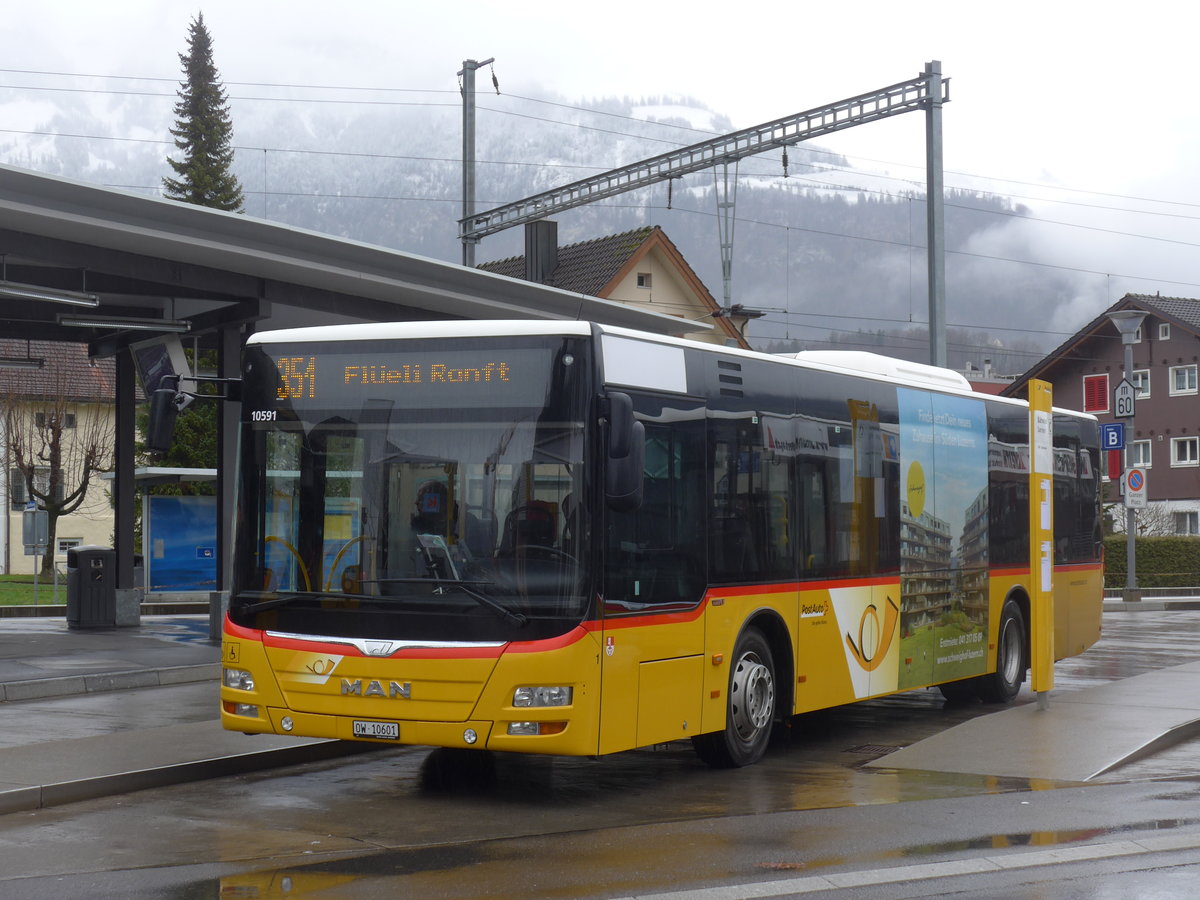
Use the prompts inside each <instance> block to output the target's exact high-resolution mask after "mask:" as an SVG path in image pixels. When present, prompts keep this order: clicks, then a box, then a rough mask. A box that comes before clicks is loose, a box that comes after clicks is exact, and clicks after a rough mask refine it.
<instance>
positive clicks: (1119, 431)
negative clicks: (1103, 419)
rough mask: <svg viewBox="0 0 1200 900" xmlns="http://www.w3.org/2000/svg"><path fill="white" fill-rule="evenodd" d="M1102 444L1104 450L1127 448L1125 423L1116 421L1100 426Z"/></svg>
mask: <svg viewBox="0 0 1200 900" xmlns="http://www.w3.org/2000/svg"><path fill="white" fill-rule="evenodd" d="M1100 446H1101V448H1102V449H1104V450H1124V449H1125V424H1124V423H1123V422H1114V423H1109V424H1104V425H1101V426H1100Z"/></svg>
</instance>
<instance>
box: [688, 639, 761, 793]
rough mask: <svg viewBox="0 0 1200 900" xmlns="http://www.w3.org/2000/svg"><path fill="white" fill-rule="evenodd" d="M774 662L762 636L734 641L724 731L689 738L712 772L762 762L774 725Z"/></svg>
mask: <svg viewBox="0 0 1200 900" xmlns="http://www.w3.org/2000/svg"><path fill="white" fill-rule="evenodd" d="M775 703H776V695H775V661H774V658H773V657H772V655H771V647H770V645H769V644H768V643H767V639H766V638H765V637H763V635H762V632H760V631H759V630H758V629H756V628H748V629H747V630H746V631H745V632H743V634H742V636H741V637H739V638H738V642H737V644H736V645H735V647H734V650H733V664H732V666H731V667H730V672H729V689H728V699H727V701H726V704H727V705H726V709H725V728H724V730H723V731H714V732H712V733H711V734H701V735H698V736H696V737H694V738H692V745H693V746H694V747H695V748H696V753H697V754H698V755H699V756H700V758H701V759H702V760H704V761H705V762H706V763H708V764H709V765H710V766H712V767H713V768H716V769H735V768H738V767H740V766H749V765H752V764H753V763H756V762H758V761H759V760H760V759H762V757H763V754H764V753H766V752H767V744H768V743H769V742H770V740H771V729H772V727H773V725H774V723H775Z"/></svg>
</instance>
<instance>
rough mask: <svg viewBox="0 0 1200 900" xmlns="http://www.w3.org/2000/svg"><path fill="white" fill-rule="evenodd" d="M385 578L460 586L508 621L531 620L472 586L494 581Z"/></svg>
mask: <svg viewBox="0 0 1200 900" xmlns="http://www.w3.org/2000/svg"><path fill="white" fill-rule="evenodd" d="M383 580H384V581H388V582H392V583H396V584H432V585H436V586H437V587H439V588H440V587H442V586H443V585H449V586H451V587H456V588H458V589H459V590H460V591H462V592H463V593H464V594H466V595H467V596H468V597H470V598H471V599H472V600H474V601H475V602H476V603H478V604H479V605H480V606H486V607H487V608H488V609H490V610H491V611H492V612H495V613H499V614H500V615H501V616H502V617H504V618H505V619H508V621H510V622H512V623H514V624H516V625H525V624H526V623H527V622H528V621H529V617H528V616H526V615H525V614H524V613H519V612H517V611H516V610H512V609H509V608H508V607H507V606H505V605H504V604H503V603H501V602H500V601H499V600H495V599H493V598H492V597H489V596H488V595H487V594H483V593H480V592H479V591H477V590H475V589H474V588H473V587H471V585H475V584H478V585H486V584H495V582H493V581H467V580H465V579H462V578H441V577H433V578H386V579H383Z"/></svg>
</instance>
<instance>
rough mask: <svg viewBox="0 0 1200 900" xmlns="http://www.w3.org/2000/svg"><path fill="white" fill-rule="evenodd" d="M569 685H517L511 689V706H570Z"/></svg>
mask: <svg viewBox="0 0 1200 900" xmlns="http://www.w3.org/2000/svg"><path fill="white" fill-rule="evenodd" d="M571 693H572V692H571V688H569V687H561V686H560V687H519V688H517V689H516V690H515V691H513V706H517V707H523V708H524V707H533V706H570V705H571Z"/></svg>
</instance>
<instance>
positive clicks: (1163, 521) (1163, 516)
mask: <svg viewBox="0 0 1200 900" xmlns="http://www.w3.org/2000/svg"><path fill="white" fill-rule="evenodd" d="M1104 509H1105V513H1106V514H1108V515H1109V516H1110V517H1111V521H1112V525H1113V529H1112V533H1113V534H1124V533H1125V504H1124V503H1106V504H1104ZM1178 533H1179V532H1177V531H1176V530H1175V513H1174V511H1173V510H1171V509H1170V508H1169V507H1167V506H1166V505H1165V504H1162V503H1151V504H1148V505H1147V506H1145V507H1143V508H1141V509H1139V510H1138V511H1137V532H1136V536H1137V537H1171V536H1172V535H1175V534H1178Z"/></svg>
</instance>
